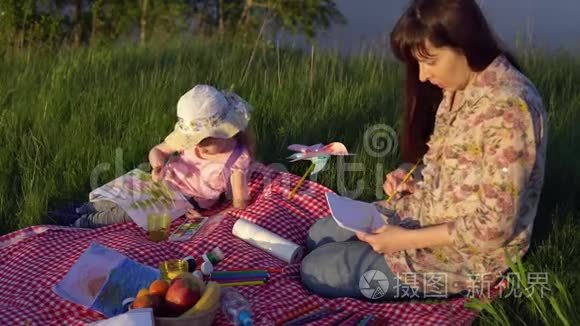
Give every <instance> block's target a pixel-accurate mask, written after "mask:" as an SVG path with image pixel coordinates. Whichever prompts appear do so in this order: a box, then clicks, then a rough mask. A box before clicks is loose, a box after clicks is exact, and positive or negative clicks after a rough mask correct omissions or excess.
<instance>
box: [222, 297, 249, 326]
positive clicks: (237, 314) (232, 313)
mask: <svg viewBox="0 0 580 326" xmlns="http://www.w3.org/2000/svg"><path fill="white" fill-rule="evenodd" d="M221 306H222V311H223V313H224V314H225V315H226V316H228V317H229V319H230V320H231V321H232V322H233V323H234V325H236V326H238V325H240V326H252V325H253V321H252V310H251V307H250V304H249V303H248V301H247V300H246V298H244V296H243V295H241V294H240V292H238V290H236V289H234V288H223V289H222V294H221Z"/></svg>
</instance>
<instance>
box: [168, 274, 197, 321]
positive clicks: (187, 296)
mask: <svg viewBox="0 0 580 326" xmlns="http://www.w3.org/2000/svg"><path fill="white" fill-rule="evenodd" d="M187 285H188V282H187V281H186V280H176V281H175V282H173V284H172V285H171V286H170V287H169V290H167V294H166V295H165V302H166V303H167V307H168V308H169V309H170V310H171V311H172V312H173V313H175V314H176V315H181V314H182V313H184V312H185V311H187V310H188V309H189V308H191V307H193V305H195V303H196V302H197V301H198V300H199V298H200V296H201V294H200V293H199V292H197V291H194V290H192V289H191V288H189V287H188V286H187Z"/></svg>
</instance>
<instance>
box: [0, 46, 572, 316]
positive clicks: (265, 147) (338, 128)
mask: <svg viewBox="0 0 580 326" xmlns="http://www.w3.org/2000/svg"><path fill="white" fill-rule="evenodd" d="M518 57H519V59H520V61H521V64H522V65H523V67H524V69H525V71H526V73H527V75H528V76H529V77H530V78H531V79H532V80H533V81H534V82H535V84H536V86H537V87H538V88H539V90H540V92H541V94H542V95H543V98H544V101H545V104H546V107H547V109H548V112H549V119H550V121H549V128H550V129H549V145H548V159H547V160H548V162H547V168H546V179H545V186H544V190H543V196H542V201H541V205H540V208H539V212H538V215H537V218H536V224H535V229H534V242H533V246H532V249H531V252H530V253H529V254H528V255H527V256H526V258H525V259H524V266H525V268H526V269H527V270H528V271H541V272H548V273H550V277H554V280H555V279H556V278H557V279H558V280H560V281H562V282H563V284H564V285H565V287H566V288H567V289H568V290H567V294H568V295H569V296H570V301H571V302H570V303H569V304H570V305H572V306H577V305H578V304H579V303H580V300H579V298H580V287H579V284H580V276H579V273H578V270H580V254H579V249H580V234H579V231H580V221H579V218H580V214H579V213H578V212H579V209H580V192H579V191H580V173H578V170H579V169H580V155H578V153H580V134H579V133H580V132H579V131H578V129H576V127H575V123H576V122H577V121H580V56H576V57H575V56H569V55H564V54H550V55H547V54H542V53H537V52H534V51H528V52H520V53H518ZM197 83H208V84H213V85H216V86H217V87H218V88H232V89H233V90H234V91H236V92H237V93H238V94H240V95H241V96H242V97H244V98H245V99H247V100H248V101H249V102H250V103H251V104H252V105H253V106H254V108H255V111H254V114H253V117H252V123H251V124H252V128H253V130H254V132H255V134H256V138H257V144H258V146H257V149H258V151H257V152H258V159H259V160H261V161H263V162H264V163H267V164H274V163H277V165H279V166H280V167H281V166H282V165H283V166H285V167H286V168H288V169H289V170H290V171H291V172H294V173H297V174H301V173H302V172H303V171H304V170H305V169H306V167H307V165H305V164H295V165H288V164H287V163H286V161H285V157H286V156H288V154H290V153H289V152H288V151H287V150H286V146H287V145H289V144H291V143H303V144H313V143H318V142H328V141H331V140H339V141H342V142H343V143H345V144H346V145H347V147H348V148H349V149H350V150H351V151H352V152H355V153H356V154H357V156H355V157H351V158H348V159H346V160H345V161H344V162H345V164H343V163H337V162H333V163H332V164H330V167H329V169H328V170H325V171H323V172H321V173H320V174H319V176H318V177H317V178H316V179H315V180H316V181H318V182H321V183H323V184H325V185H327V186H329V187H331V188H333V189H335V190H341V189H347V190H350V192H348V193H347V194H350V195H353V196H357V197H358V198H359V199H364V200H376V199H378V198H380V190H381V188H380V187H381V185H382V181H383V180H382V178H383V177H384V173H386V172H388V171H389V170H391V169H392V168H394V167H395V166H396V165H397V164H398V163H399V158H398V152H397V151H396V147H395V146H394V145H396V138H393V132H391V133H388V132H387V133H386V134H383V135H382V136H383V138H380V137H379V138H372V137H371V136H370V134H371V132H372V131H373V130H374V131H376V130H379V131H381V126H382V125H384V126H387V125H388V126H392V128H393V129H394V130H395V131H396V130H398V127H399V125H400V122H399V120H398V116H399V111H398V110H399V109H400V108H401V92H402V65H401V64H399V63H397V62H395V61H393V60H392V59H389V58H379V57H376V56H373V55H370V54H361V55H359V56H355V57H349V58H341V57H340V56H339V55H338V54H322V55H321V54H318V53H316V52H315V53H314V55H312V54H311V53H301V52H299V51H295V50H291V49H277V48H276V47H272V46H261V45H260V46H259V47H257V49H255V51H253V44H247V45H245V44H242V43H240V42H228V41H220V40H217V39H194V40H189V41H188V42H187V43H169V44H163V45H158V46H151V47H147V48H133V47H122V48H116V49H83V50H74V51H71V50H62V51H60V52H58V53H53V52H46V53H45V52H42V51H33V50H31V51H27V52H25V53H22V54H19V55H17V56H15V57H11V58H3V59H1V61H0V142H1V143H2V151H1V152H0V169H1V170H0V234H5V233H7V232H11V231H14V230H16V229H19V228H23V227H26V226H30V225H33V224H41V223H51V221H50V220H48V219H47V218H46V213H45V212H46V211H47V210H49V209H52V208H55V207H58V206H59V205H60V204H61V203H63V202H66V201H70V200H86V198H87V194H88V192H89V191H90V190H91V185H92V184H95V183H102V182H104V181H107V180H110V179H112V178H113V177H114V176H116V175H120V174H123V173H124V172H126V171H128V170H129V169H131V168H133V167H136V166H139V165H140V164H143V163H146V161H147V152H148V150H149V149H150V148H151V146H153V145H155V144H157V143H158V142H159V141H161V140H162V139H163V137H164V136H165V135H166V134H167V133H168V132H169V131H170V130H171V129H172V128H173V124H174V119H175V104H176V102H177V99H178V98H179V96H180V95H181V94H182V93H184V92H185V91H187V90H188V89H189V88H191V87H192V86H193V85H194V84H197ZM377 126H378V127H377ZM384 126H383V127H384ZM383 131H384V130H383ZM365 132H366V134H365ZM374 146H378V147H381V146H386V147H391V148H395V150H394V151H388V150H387V151H384V152H385V153H379V152H381V150H380V149H377V148H375V149H374V150H370V148H373V147H374ZM387 152H388V153H387ZM345 169H346V171H345ZM97 171H100V172H97ZM91 178H92V179H93V181H92V182H91ZM357 187H358V189H359V190H358V191H357V190H356V189H357ZM341 192H343V193H344V191H341ZM554 282H555V281H554ZM553 284H556V283H553ZM555 292H556V290H555V289H554V293H555ZM558 293H560V292H558ZM560 294H562V293H560ZM554 300H562V302H564V301H565V298H564V299H562V298H560V297H558V298H556V299H554ZM544 301H545V302H546V304H547V305H548V308H549V307H550V303H549V299H545V300H544ZM562 302H561V304H564V303H562ZM495 305H497V307H500V308H499V309H501V308H503V309H504V310H505V311H506V314H507V315H509V318H510V321H513V322H517V321H518V319H517V318H518V316H519V318H522V319H523V321H524V322H526V323H529V324H534V323H536V322H540V321H542V320H543V319H542V313H541V312H539V311H541V310H540V309H539V308H538V309H536V306H537V303H533V302H532V301H530V300H526V299H523V298H520V299H514V298H508V299H501V300H498V301H496V303H495ZM561 309H563V310H566V309H565V308H561ZM562 314H567V312H566V311H564V312H562ZM486 316H488V317H490V318H491V320H492V323H495V322H498V320H499V319H498V318H495V319H494V317H493V314H488V315H486ZM566 318H567V320H569V321H570V322H571V324H574V323H572V321H574V320H577V319H574V318H578V317H577V316H576V317H574V316H572V315H570V314H568V315H566ZM555 320H556V319H555ZM479 323H487V321H486V319H480V320H479ZM544 323H545V320H544ZM556 324H559V323H555V325H556Z"/></svg>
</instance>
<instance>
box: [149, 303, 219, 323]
mask: <svg viewBox="0 0 580 326" xmlns="http://www.w3.org/2000/svg"><path fill="white" fill-rule="evenodd" d="M219 307H220V302H219V301H218V302H216V304H215V305H214V306H213V307H212V308H211V309H210V310H208V311H204V312H201V313H198V314H195V315H191V316H187V317H155V326H192V325H195V326H211V324H212V323H213V320H214V319H215V316H216V314H217V311H218V309H219Z"/></svg>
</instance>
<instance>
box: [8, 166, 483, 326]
mask: <svg viewBox="0 0 580 326" xmlns="http://www.w3.org/2000/svg"><path fill="white" fill-rule="evenodd" d="M297 181H298V178H297V177H296V176H294V175H291V174H287V173H279V172H276V171H273V170H271V169H268V168H266V167H264V166H262V165H257V166H256V167H255V168H254V169H253V173H252V177H251V187H250V191H251V198H252V202H251V204H250V206H249V207H248V208H247V209H245V210H243V211H237V210H234V211H230V212H229V213H228V214H227V215H226V217H225V218H224V219H223V220H221V221H220V222H219V223H217V224H214V226H213V227H207V228H204V229H202V231H201V233H199V234H198V235H196V237H195V238H194V239H193V240H191V241H188V242H184V243H171V242H162V243H153V242H150V241H148V240H147V238H146V234H145V231H143V230H142V229H140V228H139V227H137V226H136V225H135V224H134V223H125V224H120V225H111V226H107V227H103V228H99V229H95V230H87V229H77V228H68V227H58V226H33V227H29V228H26V229H22V230H19V231H16V232H13V233H10V234H7V235H4V236H2V237H0V325H49V324H50V325H52V324H54V325H76V324H85V323H90V322H93V321H97V320H100V319H103V318H104V317H103V316H102V315H100V314H99V313H97V312H94V311H91V310H89V309H86V308H84V307H82V306H80V305H77V304H73V303H70V302H68V301H65V300H63V299H61V298H60V297H59V296H57V295H56V294H54V293H53V292H52V290H51V288H52V286H53V285H54V284H56V283H57V282H59V281H60V280H61V279H62V278H63V277H64V276H65V274H66V273H67V272H68V270H69V268H70V267H71V266H72V265H73V264H74V263H75V261H76V260H77V259H78V258H79V256H80V255H81V254H82V253H83V252H84V251H85V249H87V247H88V246H89V244H90V243H91V242H93V241H95V242H98V243H100V244H102V245H104V246H107V247H109V248H112V249H115V250H118V251H119V252H121V253H123V254H125V255H126V256H128V257H130V258H132V259H134V260H136V261H138V262H141V263H143V264H147V265H150V266H158V264H159V263H160V262H161V261H164V260H167V259H172V258H180V257H184V256H187V255H193V256H194V257H199V256H200V255H202V254H203V253H204V252H205V251H207V250H211V249H213V248H214V247H216V246H219V247H220V248H221V249H222V250H223V252H224V253H225V255H226V258H225V260H224V261H222V262H220V263H219V265H218V268H219V269H237V268H255V269H263V268H280V267H283V272H282V273H275V274H273V275H272V277H271V279H270V281H269V282H268V283H267V284H265V285H262V286H253V287H252V286H250V287H243V288H240V291H241V292H242V294H244V295H245V297H246V298H247V299H248V300H249V302H250V303H251V305H252V310H253V312H254V314H255V322H256V324H257V325H272V324H274V323H275V322H276V321H279V320H281V319H283V318H285V317H286V316H288V315H289V314H290V313H291V312H293V311H295V310H297V309H301V308H303V307H304V306H307V305H311V304H312V303H316V302H318V303H321V304H322V305H323V306H328V307H333V308H342V309H341V310H340V312H339V313H337V314H336V315H334V316H331V317H327V318H325V319H322V320H320V321H318V322H316V323H317V324H321V325H330V324H332V323H333V322H336V321H338V320H341V319H343V318H344V317H345V316H347V315H348V314H351V313H357V314H360V315H361V316H364V315H368V314H373V315H375V316H378V317H381V318H383V319H385V320H386V321H387V322H388V323H389V324H396V325H399V324H413V325H435V324H436V325H458V324H467V323H470V322H471V321H472V320H473V319H474V318H475V317H476V313H475V312H473V311H471V310H468V309H466V308H464V307H463V305H464V303H465V300H466V299H463V298H457V299H452V300H447V301H442V302H441V303H416V302H414V303H413V302H400V303H368V302H364V301H360V300H355V299H350V298H341V299H333V300H330V299H325V298H322V297H319V296H317V295H314V294H312V293H310V292H309V291H308V290H306V289H305V288H304V287H303V286H302V285H301V282H300V266H299V265H298V264H296V265H287V264H286V263H284V262H283V261H281V260H279V259H277V258H275V257H273V256H271V255H269V254H268V253H266V252H264V251H262V250H259V249H256V248H254V247H252V246H251V245H249V244H247V243H245V242H243V241H242V240H240V239H238V238H236V237H235V236H233V235H232V233H231V231H232V227H233V225H234V223H235V221H236V220H237V219H238V218H245V219H248V220H250V221H252V222H254V223H256V224H258V225H261V226H263V227H265V228H267V229H269V230H271V231H273V232H275V233H277V234H279V235H280V236H282V237H284V238H287V239H289V240H291V241H294V242H295V243H298V244H304V242H305V239H306V234H307V231H308V229H309V227H310V226H311V225H312V224H313V223H314V222H315V221H316V219H318V218H321V217H324V216H327V215H328V214H329V211H328V207H327V205H326V201H325V196H324V193H326V192H328V191H329V189H328V188H325V187H324V186H321V185H319V184H316V183H314V182H306V183H305V184H304V185H303V186H302V187H301V189H300V192H299V193H298V195H297V196H296V197H294V199H292V200H291V201H290V200H288V199H287V196H288V193H289V192H290V190H291V189H292V187H293V186H294V185H295V184H296V182H297ZM221 209H223V207H222V208H221ZM182 222H183V219H182V218H180V219H177V220H176V221H174V223H173V224H172V227H173V228H175V227H177V225H179V224H180V223H182ZM215 324H218V325H221V324H228V322H227V319H226V317H225V316H224V315H223V314H222V313H221V312H220V313H218V315H217V317H216V321H215Z"/></svg>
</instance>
